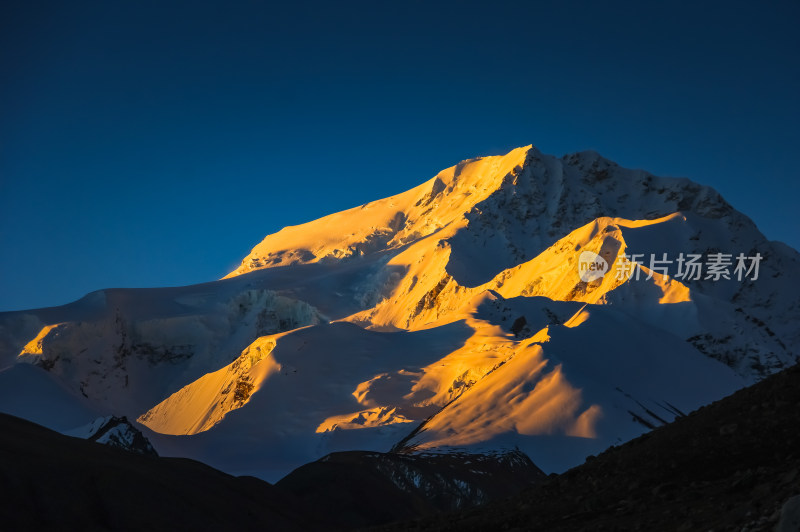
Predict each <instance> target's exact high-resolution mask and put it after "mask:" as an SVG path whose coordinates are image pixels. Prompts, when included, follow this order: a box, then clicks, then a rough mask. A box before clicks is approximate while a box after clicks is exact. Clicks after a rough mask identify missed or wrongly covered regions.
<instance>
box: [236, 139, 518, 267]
mask: <svg viewBox="0 0 800 532" xmlns="http://www.w3.org/2000/svg"><path fill="white" fill-rule="evenodd" d="M529 149H530V146H527V147H523V148H517V149H515V150H513V151H511V152H510V153H508V154H507V155H504V156H495V157H483V158H479V159H473V160H469V161H464V162H462V163H459V164H458V165H456V166H452V167H450V168H448V169H446V170H443V171H441V172H440V173H439V174H438V175H436V177H434V178H432V179H430V180H429V181H426V182H425V183H423V184H422V185H420V186H418V187H416V188H413V189H411V190H409V191H407V192H404V193H402V194H398V195H396V196H392V197H389V198H385V199H382V200H378V201H374V202H371V203H367V204H365V205H362V206H360V207H355V208H353V209H349V210H346V211H343V212H339V213H336V214H331V215H329V216H325V217H324V218H320V219H318V220H314V221H313V222H309V223H306V224H302V225H297V226H290V227H285V228H283V229H281V230H280V231H278V232H277V233H274V234H272V235H269V236H267V237H266V238H265V239H264V240H263V241H262V242H261V243H260V244H258V245H257V246H256V247H255V248H253V250H252V251H251V252H250V254H249V255H248V256H247V257H245V259H244V260H243V261H242V264H241V266H239V268H237V269H236V270H235V271H233V272H231V273H230V274H228V275H227V276H226V277H233V276H236V275H241V274H243V273H247V272H250V271H253V270H258V269H261V268H269V267H272V266H285V265H289V264H303V263H311V262H317V261H324V260H331V259H332V260H336V259H344V258H349V257H358V256H362V255H364V254H367V253H372V252H375V251H383V250H387V249H393V248H398V247H401V246H403V245H405V244H407V243H410V242H414V241H417V240H419V239H421V238H424V237H426V236H428V235H430V234H432V233H434V232H437V231H439V230H441V229H445V230H446V231H445V232H444V233H443V234H442V235H441V236H440V238H443V237H446V236H451V235H452V234H454V233H455V232H456V231H457V230H458V229H459V228H460V227H463V226H464V225H466V219H465V218H464V214H465V213H467V212H469V211H470V210H471V209H472V208H473V207H474V206H475V204H477V203H479V202H481V201H483V200H484V199H486V197H487V196H488V195H489V194H491V193H492V192H494V191H495V190H496V189H497V187H498V186H499V185H500V184H501V183H502V181H503V180H504V179H505V178H506V176H508V175H510V174H511V172H512V171H513V170H514V169H515V168H519V167H520V166H521V165H522V164H523V163H524V161H525V156H526V154H527V152H528V150H529Z"/></svg>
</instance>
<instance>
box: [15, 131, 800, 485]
mask: <svg viewBox="0 0 800 532" xmlns="http://www.w3.org/2000/svg"><path fill="white" fill-rule="evenodd" d="M698 256H699V257H698ZM740 256H741V257H740ZM598 257H599V258H600V259H601V260H598ZM692 257H694V259H692ZM651 258H652V259H654V261H651ZM684 259H685V260H684ZM690 259H691V260H694V261H695V263H698V261H699V262H700V263H701V265H702V266H704V268H705V269H704V270H703V271H702V272H701V274H700V275H699V278H695V277H696V276H695V275H694V274H693V273H691V271H689V275H686V273H687V270H689V268H688V267H689V262H691V260H690ZM659 261H662V262H659ZM666 261H671V262H666ZM587 264H594V265H597V266H598V267H601V268H602V269H601V271H600V272H599V273H597V274H596V275H594V274H593V273H592V272H589V271H587V270H586V269H583V270H582V269H581V268H582V267H584V268H585V267H587ZM742 266H744V268H742ZM756 266H757V267H758V269H757V271H756ZM715 270H716V273H715ZM587 274H589V275H588V276H587ZM723 274H724V275H723ZM798 275H800V254H798V253H797V251H795V250H793V249H791V248H789V247H788V246H785V245H784V244H781V243H779V242H770V241H768V240H767V239H766V238H765V237H764V236H763V235H762V234H761V233H760V232H759V231H758V229H757V228H756V226H755V225H754V224H753V223H752V221H750V220H749V219H748V218H747V217H746V216H745V215H743V214H741V213H739V212H738V211H736V210H735V209H733V208H732V207H731V206H730V205H729V204H727V203H726V202H725V201H724V200H723V199H722V198H721V197H720V195H719V194H718V193H717V192H715V191H714V190H713V189H711V188H708V187H703V186H700V185H697V184H695V183H693V182H691V181H689V180H688V179H674V178H662V177H656V176H653V175H651V174H648V173H647V172H644V171H641V170H630V169H625V168H622V167H620V166H618V165H616V164H615V163H613V162H611V161H608V160H606V159H604V158H602V157H601V156H600V155H598V154H596V153H594V152H581V153H576V154H572V155H566V156H564V157H561V158H557V157H554V156H550V155H545V154H542V153H541V152H539V151H538V150H537V149H535V148H533V147H530V146H528V147H524V148H518V149H516V150H513V151H512V152H510V153H508V154H507V155H504V156H497V157H483V158H478V159H472V160H468V161H463V162H461V163H459V164H457V165H455V166H453V167H451V168H448V169H446V170H443V171H442V172H440V173H439V174H438V175H436V176H435V177H433V178H432V179H430V180H428V181H427V182H425V183H423V184H422V185H420V186H418V187H416V188H414V189H411V190H409V191H407V192H404V193H402V194H399V195H397V196H392V197H390V198H386V199H382V200H379V201H375V202H372V203H368V204H366V205H362V206H360V207H356V208H354V209H350V210H347V211H344V212H340V213H336V214H332V215H330V216H326V217H324V218H321V219H319V220H316V221H313V222H309V223H307V224H303V225H299V226H293V227H286V228H284V229H283V230H281V231H279V232H277V233H275V234H272V235H269V236H267V237H266V238H265V239H264V240H263V241H262V242H261V243H260V244H258V245H257V246H256V247H255V248H253V250H252V251H251V253H250V254H249V255H248V256H247V257H246V258H245V259H244V260H243V261H242V264H241V266H240V267H239V268H237V269H236V270H235V271H233V272H231V273H230V274H229V275H227V276H226V277H225V278H224V279H221V280H219V281H214V282H209V283H205V284H201V285H194V286H186V287H179V288H159V289H135V290H134V289H130V290H127V289H114V290H101V291H98V292H94V293H91V294H89V295H87V296H86V297H84V298H83V299H81V300H79V301H77V302H75V303H72V304H70V305H65V306H63V307H56V308H47V309H38V310H31V311H24V312H13V313H4V314H0V410H2V411H7V412H10V413H12V414H15V415H19V416H23V417H28V418H29V419H32V420H34V421H36V422H38V423H41V424H44V425H45V426H48V427H50V428H53V429H55V430H60V431H68V430H70V429H71V428H75V427H78V426H81V425H86V424H88V423H90V422H91V421H92V420H94V419H96V418H98V417H100V416H104V415H115V416H127V417H128V419H137V420H138V422H139V423H140V424H141V425H142V426H143V431H144V432H145V435H146V436H147V438H148V439H149V440H150V441H151V442H152V443H153V445H154V446H155V448H156V449H157V451H158V452H159V454H161V455H176V456H188V457H191V458H195V459H199V460H202V461H204V462H207V463H209V464H211V465H213V466H215V467H218V468H220V469H223V470H225V471H228V472H232V473H236V474H244V473H247V474H252V475H257V476H261V477H263V478H265V479H267V480H276V479H278V478H280V477H282V476H283V475H285V474H286V473H288V472H289V471H290V470H292V469H293V468H295V467H297V466H299V465H301V464H303V463H307V462H310V461H313V460H316V459H319V458H320V457H322V456H324V455H326V454H328V453H330V452H335V451H343V450H354V449H359V450H368V451H381V452H385V451H388V450H389V449H394V450H395V451H397V452H406V453H414V452H425V453H430V452H459V453H461V452H488V451H492V452H495V451H498V452H502V451H504V450H509V449H516V448H519V449H521V450H522V451H524V452H525V453H526V454H528V455H529V456H530V457H531V459H532V460H533V462H534V463H535V464H536V465H537V466H538V467H540V468H541V469H543V470H544V471H545V472H552V471H561V470H564V469H566V468H568V467H570V466H573V465H576V464H577V463H579V462H581V461H582V460H583V458H584V457H585V456H586V455H588V454H593V453H597V452H599V451H601V450H603V449H604V448H606V447H608V446H609V445H612V444H615V443H619V442H622V441H626V440H628V439H631V438H633V437H635V436H637V435H638V434H640V433H642V432H643V431H645V430H647V429H648V428H649V427H653V426H657V425H659V424H663V423H666V422H669V421H671V420H672V419H674V418H675V417H677V416H680V415H682V413H685V412H688V411H690V410H692V409H694V408H697V407H698V406H700V405H703V404H707V403H709V402H711V401H713V400H716V399H718V398H720V397H722V396H725V395H727V394H729V393H731V392H732V391H734V390H736V389H738V388H740V387H742V386H743V385H745V384H747V383H751V382H754V381H755V380H758V379H759V378H761V377H763V376H765V375H767V374H770V373H772V372H775V371H777V370H778V369H781V368H783V367H786V366H787V365H790V364H793V363H794V362H796V361H797V358H798V354H800V329H798V327H797V325H796V324H797V323H798V322H800V288H799V287H798V284H797V283H796V282H794V279H796V278H797V277H796V276H798ZM726 277H727V278H726ZM31 366H34V367H31ZM68 425H69V426H68Z"/></svg>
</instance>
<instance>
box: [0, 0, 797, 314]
mask: <svg viewBox="0 0 800 532" xmlns="http://www.w3.org/2000/svg"><path fill="white" fill-rule="evenodd" d="M650 4H654V3H650V2H639V1H637V2H570V1H565V2H555V1H554V2H534V1H531V2H512V3H509V2H502V1H493V2H485V3H483V6H481V5H479V4H477V3H470V2H453V3H432V2H409V1H404V2H344V1H343V2H291V5H288V3H287V4H286V5H277V4H274V3H267V2H206V1H202V0H193V1H190V2H169V1H162V0H158V1H146V0H145V1H135V2H134V1H123V0H120V1H113V2H110V1H98V2H58V1H50V2H38V1H36V0H25V1H21V2H17V1H11V2H9V1H5V2H3V3H2V7H0V25H1V26H2V27H0V72H2V79H1V80H0V126H1V127H0V253H1V254H2V255H0V258H1V259H2V260H0V310H11V309H22V308H32V307H38V306H48V305H57V304H62V303H67V302H69V301H71V300H74V299H77V298H79V297H81V296H82V295H84V294H85V293H87V292H89V291H92V290H96V289H100V288H107V287H142V286H168V285H181V284H191V283H196V282H202V281H208V280H213V279H216V278H219V277H221V276H222V275H224V274H225V273H227V272H228V271H230V270H231V269H233V268H234V267H235V266H236V265H237V264H238V263H239V261H240V260H241V259H242V258H243V257H244V256H245V255H246V254H247V253H248V252H249V250H250V249H251V248H252V247H253V246H254V245H255V244H256V243H258V242H259V241H260V240H261V239H262V238H263V237H264V236H265V235H267V234H268V233H271V232H274V231H277V230H279V229H280V228H281V227H283V226H285V225H293V224H298V223H302V222H305V221H309V220H312V219H315V218H318V217H320V216H323V215H325V214H328V213H331V212H335V211H339V210H342V209H345V208H349V207H353V206H356V205H359V204H362V203H365V202H368V201H371V200H375V199H378V198H381V197H385V196H388V195H392V194H396V193H399V192H401V191H404V190H406V189H408V188H411V187H413V186H416V185H418V184H420V183H421V182H423V181H425V180H427V179H429V178H430V177H432V176H433V175H435V174H436V173H437V172H438V171H439V170H441V169H443V168H446V167H448V166H451V165H453V164H455V163H456V162H458V161H459V160H462V159H465V158H469V157H474V156H478V155H491V154H500V153H504V152H506V151H508V150H510V149H511V148H514V147H517V146H522V145H527V144H534V145H536V146H537V147H538V148H539V149H541V150H542V151H544V152H547V153H553V154H556V155H562V154H564V153H568V152H574V151H579V150H583V149H595V150H597V151H599V152H600V153H602V154H603V155H605V156H606V157H609V158H611V159H613V160H615V161H617V162H618V163H620V164H622V165H623V166H629V167H638V168H645V169H647V170H649V171H651V172H654V173H656V174H659V175H674V176H687V177H690V178H692V179H693V180H695V181H697V182H700V183H702V184H706V185H711V186H713V187H715V188H716V189H717V190H718V191H720V192H721V193H722V194H723V196H724V197H725V198H726V199H727V200H728V201H729V202H731V203H732V204H733V205H734V207H736V208H737V209H739V210H740V211H742V212H744V213H745V214H747V215H749V216H750V217H751V218H752V219H753V220H754V221H755V222H756V224H757V225H758V226H759V228H760V229H761V230H762V232H763V233H764V234H765V235H766V236H767V237H768V238H770V239H775V240H782V241H784V242H786V243H788V244H790V245H792V246H793V247H795V248H800V234H799V233H798V229H800V223H798V207H797V204H798V199H799V198H800V179H798V177H800V176H798V156H797V155H798V153H800V151H799V149H798V148H799V146H798V140H800V134H799V133H800V128H799V126H798V123H800V105H799V104H798V96H797V95H798V94H800V65H799V63H798V56H799V52H800V32H798V31H797V27H798V26H799V25H800V3H798V2H797V1H787V2H729V1H726V2H664V3H661V4H662V5H661V6H660V7H653V6H652V5H650Z"/></svg>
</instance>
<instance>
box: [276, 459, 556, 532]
mask: <svg viewBox="0 0 800 532" xmlns="http://www.w3.org/2000/svg"><path fill="white" fill-rule="evenodd" d="M544 478H546V476H545V474H544V473H543V472H542V471H541V470H540V469H539V468H538V467H536V466H535V465H534V464H533V462H531V460H530V459H529V458H528V457H527V456H526V455H524V454H523V453H521V452H519V451H509V452H506V453H496V454H493V455H481V454H467V453H451V454H423V455H408V454H397V453H375V452H364V451H348V452H341V453H333V454H330V455H328V456H325V457H324V458H322V459H320V460H318V461H316V462H312V463H310V464H306V465H304V466H302V467H299V468H297V469H296V470H294V471H293V472H292V473H290V474H289V475H287V476H286V477H284V478H283V479H282V480H281V481H280V482H278V483H277V484H276V485H275V486H276V487H277V488H279V489H282V490H285V491H287V492H288V493H291V494H292V495H295V496H297V497H298V498H299V499H301V500H302V501H303V502H304V504H307V505H310V506H311V507H313V508H316V509H317V511H318V512H319V513H320V515H326V516H329V521H328V522H327V523H326V524H327V525H328V526H330V527H333V528H342V529H347V528H350V527H354V526H358V527H360V526H369V525H374V524H379V523H385V522H390V521H395V520H398V519H404V518H407V517H408V516H412V515H414V516H426V515H434V514H437V513H439V512H441V511H447V510H457V509H462V508H470V507H473V506H475V505H478V504H483V503H485V502H488V501H491V500H499V499H502V498H505V497H508V496H510V495H513V494H516V493H518V492H519V491H521V490H522V489H524V488H526V487H529V486H531V485H533V484H535V483H536V482H538V481H541V480H542V479H544Z"/></svg>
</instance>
